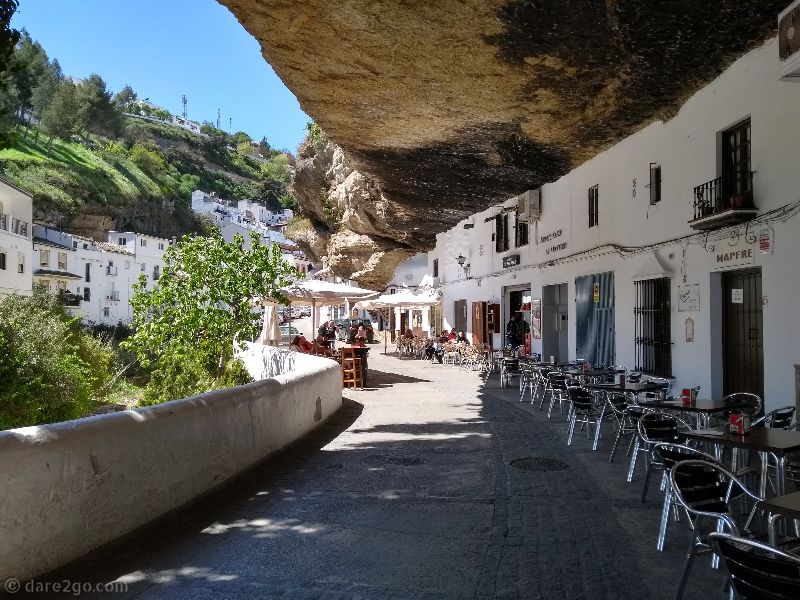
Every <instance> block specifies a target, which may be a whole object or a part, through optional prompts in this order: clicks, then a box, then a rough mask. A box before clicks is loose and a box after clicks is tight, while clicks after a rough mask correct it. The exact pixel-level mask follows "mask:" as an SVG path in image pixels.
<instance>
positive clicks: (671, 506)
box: [642, 442, 718, 552]
mask: <svg viewBox="0 0 800 600" xmlns="http://www.w3.org/2000/svg"><path fill="white" fill-rule="evenodd" d="M684 460H704V461H706V462H710V463H712V464H718V463H717V461H716V459H715V458H714V457H713V456H711V455H710V454H706V453H705V452H703V451H702V450H698V449H697V448H693V447H691V446H687V445H685V444H674V443H672V442H660V443H657V444H654V445H653V448H652V449H651V451H650V465H649V467H648V471H647V475H645V488H644V490H643V492H642V502H644V500H645V494H646V491H647V481H648V480H649V479H650V475H651V473H652V472H653V471H655V470H660V471H661V474H662V482H661V483H662V486H661V489H662V490H664V505H663V507H662V509H661V523H660V525H659V527H658V540H657V541H656V548H657V549H658V551H659V552H661V551H663V550H664V541H665V539H666V537H667V525H668V524H669V513H670V511H671V512H672V513H673V518H674V519H675V521H679V520H680V508H681V506H680V505H679V504H678V503H677V502H676V501H675V499H674V497H673V491H672V486H671V485H670V484H669V472H670V471H671V470H672V467H674V466H675V465H676V464H678V463H679V462H681V461H684ZM689 521H690V522H691V519H689Z"/></svg>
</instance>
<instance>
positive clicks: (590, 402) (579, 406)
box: [567, 387, 612, 451]
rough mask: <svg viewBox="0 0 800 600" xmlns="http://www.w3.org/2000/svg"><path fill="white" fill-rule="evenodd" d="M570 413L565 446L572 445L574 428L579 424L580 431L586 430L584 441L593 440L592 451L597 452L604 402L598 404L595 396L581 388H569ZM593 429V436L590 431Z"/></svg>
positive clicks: (609, 414)
mask: <svg viewBox="0 0 800 600" xmlns="http://www.w3.org/2000/svg"><path fill="white" fill-rule="evenodd" d="M569 398H570V403H571V407H570V411H569V433H568V435H567V445H568V446H571V445H572V437H573V435H574V433H575V426H576V425H577V424H578V423H580V424H581V430H583V429H584V428H585V429H586V439H593V442H592V450H593V451H594V450H597V444H598V442H599V441H600V427H601V426H602V424H603V419H604V418H605V417H606V416H608V418H611V417H612V415H611V413H608V415H606V412H605V402H604V401H603V402H601V403H599V404H598V402H597V395H596V394H594V393H592V391H591V390H588V389H586V388H583V387H569ZM592 427H594V436H593V437H592V435H591V431H592Z"/></svg>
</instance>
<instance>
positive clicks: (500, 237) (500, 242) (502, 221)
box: [494, 213, 508, 252]
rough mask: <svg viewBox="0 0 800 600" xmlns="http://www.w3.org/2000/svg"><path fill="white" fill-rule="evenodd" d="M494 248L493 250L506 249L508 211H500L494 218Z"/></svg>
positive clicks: (503, 250) (502, 250) (500, 250)
mask: <svg viewBox="0 0 800 600" xmlns="http://www.w3.org/2000/svg"><path fill="white" fill-rule="evenodd" d="M494 231H495V235H494V249H495V252H506V251H507V250H508V213H500V214H499V215H496V216H495V218H494Z"/></svg>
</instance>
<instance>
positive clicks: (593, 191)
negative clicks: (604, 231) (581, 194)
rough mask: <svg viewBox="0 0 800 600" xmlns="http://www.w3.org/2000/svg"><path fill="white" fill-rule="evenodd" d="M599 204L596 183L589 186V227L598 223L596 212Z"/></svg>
mask: <svg viewBox="0 0 800 600" xmlns="http://www.w3.org/2000/svg"><path fill="white" fill-rule="evenodd" d="M599 205H600V193H599V189H598V187H597V186H596V185H593V186H592V187H590V188H589V227H594V226H595V225H597V224H598V222H599V219H598V212H599V208H600V207H599Z"/></svg>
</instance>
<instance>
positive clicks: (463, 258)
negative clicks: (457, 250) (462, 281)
mask: <svg viewBox="0 0 800 600" xmlns="http://www.w3.org/2000/svg"><path fill="white" fill-rule="evenodd" d="M456 262H457V263H458V266H459V267H463V266H464V263H465V262H467V257H466V256H464V255H463V254H459V255H458V258H456Z"/></svg>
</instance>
